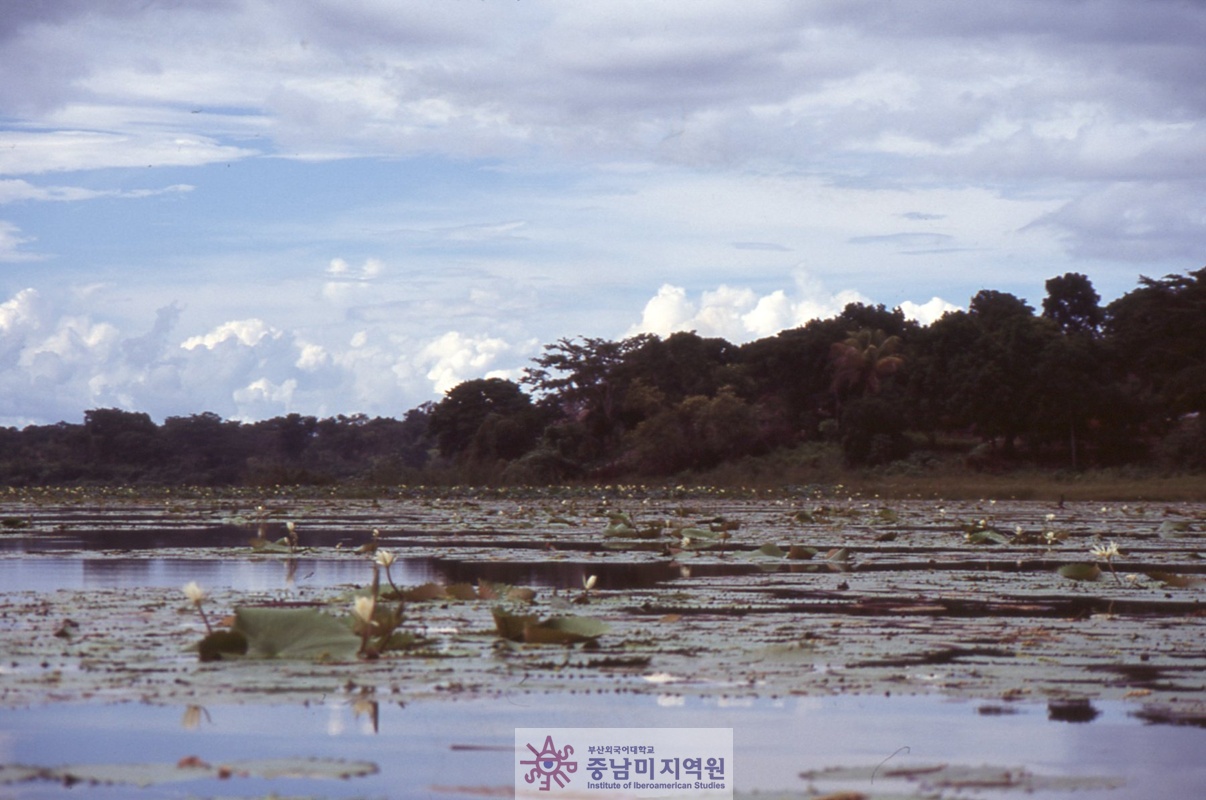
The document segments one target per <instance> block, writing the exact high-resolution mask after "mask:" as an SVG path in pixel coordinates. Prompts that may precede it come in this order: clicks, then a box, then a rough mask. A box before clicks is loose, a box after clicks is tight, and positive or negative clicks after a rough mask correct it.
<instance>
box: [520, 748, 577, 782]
mask: <svg viewBox="0 0 1206 800" xmlns="http://www.w3.org/2000/svg"><path fill="white" fill-rule="evenodd" d="M527 748H528V749H529V750H531V751H532V758H531V759H529V760H526V761H524V760H521V761H520V762H519V763H520V764H522V765H524V766H525V767H526V766H531V767H532V769H530V770H529V771H528V774H527V775H525V776H524V780H525V781H527V782H528V783H537V782H539V783H540V787H539V788H540V791H542V792H547V791H549V788H550V787H551V786H552V782H553V781H556V782H557V786H559V787H561V788H563V789H564V788H565V785H566V784H567V783H569V782H570V778H569V776H570V775H572V774H573V773H575V772H577V771H578V762H577V761H569V760H568V759H569V757H570V756H572V755H573V754H574V746H573V745H572V744H567V745H566V746H565V747H563V748H562V749H560V750H558V749H557V745H555V744H553V737H552V736H546V737H545V739H544V747H542V748H541V749H540V750H537V749H536V748H535V747H533V746H532V745H530V744H529V745H527Z"/></svg>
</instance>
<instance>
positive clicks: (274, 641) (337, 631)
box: [231, 607, 360, 661]
mask: <svg viewBox="0 0 1206 800" xmlns="http://www.w3.org/2000/svg"><path fill="white" fill-rule="evenodd" d="M231 630H232V631H235V632H237V633H241V634H242V635H243V636H245V637H246V639H247V657H248V658H297V659H317V660H323V661H346V660H351V659H353V658H355V657H356V653H357V652H358V651H359V650H360V639H359V638H358V637H357V636H356V634H354V633H352V629H351V628H350V627H349V626H348V625H347V623H346V622H344V621H342V620H339V619H336V618H335V617H332V616H331V615H329V614H324V613H322V612H321V611H316V610H314V609H311V608H256V607H251V608H240V609H237V610H236V611H235V620H234V625H233V626H231Z"/></svg>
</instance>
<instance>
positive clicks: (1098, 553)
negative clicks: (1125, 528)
mask: <svg viewBox="0 0 1206 800" xmlns="http://www.w3.org/2000/svg"><path fill="white" fill-rule="evenodd" d="M1089 552H1090V553H1092V554H1093V556H1094V557H1096V558H1104V559H1105V560H1106V561H1109V560H1110V559H1111V558H1113V557H1114V556H1116V555H1118V545H1117V543H1115V542H1109V543H1107V544H1100V545H1098V546H1097V547H1094V548H1093V549H1092V550H1090V551H1089Z"/></svg>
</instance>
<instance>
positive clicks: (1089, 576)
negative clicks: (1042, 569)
mask: <svg viewBox="0 0 1206 800" xmlns="http://www.w3.org/2000/svg"><path fill="white" fill-rule="evenodd" d="M1056 572H1058V573H1059V574H1060V575H1061V576H1062V577H1065V578H1068V579H1069V580H1074V581H1095V580H1097V579H1098V578H1100V577H1101V567H1099V566H1097V565H1096V564H1064V565H1063V566H1062V567H1060V568H1059V569H1057V570H1056Z"/></svg>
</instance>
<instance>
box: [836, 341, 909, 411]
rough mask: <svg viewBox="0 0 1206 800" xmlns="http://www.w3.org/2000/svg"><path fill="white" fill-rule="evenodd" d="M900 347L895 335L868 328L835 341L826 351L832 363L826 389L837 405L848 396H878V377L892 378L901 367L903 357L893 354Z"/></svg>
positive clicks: (880, 385) (879, 380) (879, 381)
mask: <svg viewBox="0 0 1206 800" xmlns="http://www.w3.org/2000/svg"><path fill="white" fill-rule="evenodd" d="M900 347H901V341H900V337H899V336H888V335H887V334H885V333H884V332H883V331H882V330H871V329H870V328H863V329H862V330H858V331H850V332H848V334H847V336H846V339H845V340H843V341H841V342H835V343H834V344H833V346H832V347H830V349H829V358H830V360H831V361H832V362H833V383H832V384H831V387H830V388H831V389H832V391H833V393H834V395H835V396H836V398H837V401H838V403H839V405H840V404H841V401H842V398H843V397H845V396H848V395H850V394H854V393H857V394H860V395H865V394H878V393H879V390H880V388H881V387H882V383H881V378H886V377H887V376H889V375H892V374H893V373H895V372H896V371H897V370H898V369H900V367H901V365H902V364H904V357H903V356H900V355H897V353H898V351H899V350H900Z"/></svg>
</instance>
